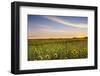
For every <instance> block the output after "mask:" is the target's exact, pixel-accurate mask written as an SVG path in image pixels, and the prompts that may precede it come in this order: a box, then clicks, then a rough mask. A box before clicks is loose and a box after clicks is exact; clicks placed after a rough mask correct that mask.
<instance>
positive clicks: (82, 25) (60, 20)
mask: <svg viewBox="0 0 100 76" xmlns="http://www.w3.org/2000/svg"><path fill="white" fill-rule="evenodd" d="M45 18H47V19H49V20H52V21H55V22H57V23H60V24H63V25H65V26H72V27H76V28H87V25H85V24H75V23H71V22H68V21H64V20H62V19H60V18H57V17H52V16H48V17H47V16H45Z"/></svg>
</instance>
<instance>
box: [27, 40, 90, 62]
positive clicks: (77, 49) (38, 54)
mask: <svg viewBox="0 0 100 76" xmlns="http://www.w3.org/2000/svg"><path fill="white" fill-rule="evenodd" d="M87 40H88V39H87V38H66V39H28V61H34V60H56V59H80V58H87V57H88V47H87V45H88V43H87V42H88V41H87Z"/></svg>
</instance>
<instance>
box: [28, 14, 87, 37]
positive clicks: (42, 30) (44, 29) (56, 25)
mask: <svg viewBox="0 0 100 76" xmlns="http://www.w3.org/2000/svg"><path fill="white" fill-rule="evenodd" d="M87 31H88V17H77V16H53V15H52V16H50V15H28V39H45V38H73V37H86V36H87Z"/></svg>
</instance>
